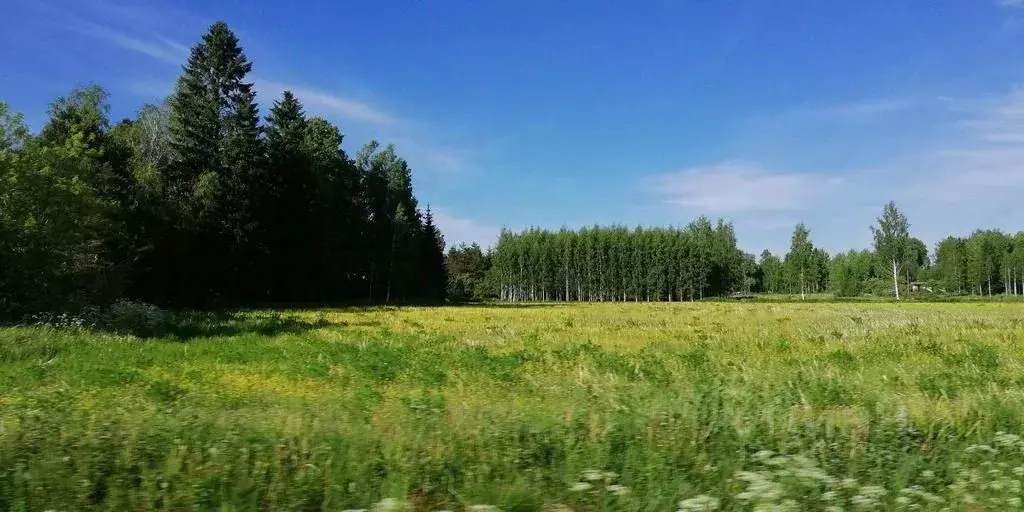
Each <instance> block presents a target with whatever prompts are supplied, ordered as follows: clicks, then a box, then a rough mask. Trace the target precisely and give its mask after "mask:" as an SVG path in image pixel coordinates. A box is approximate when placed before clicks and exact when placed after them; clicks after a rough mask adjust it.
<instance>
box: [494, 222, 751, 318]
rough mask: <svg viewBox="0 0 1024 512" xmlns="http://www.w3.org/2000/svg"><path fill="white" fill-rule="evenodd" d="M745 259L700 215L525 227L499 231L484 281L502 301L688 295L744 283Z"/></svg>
mask: <svg viewBox="0 0 1024 512" xmlns="http://www.w3.org/2000/svg"><path fill="white" fill-rule="evenodd" d="M751 259H752V257H751V256H748V255H746V254H744V253H743V252H742V251H740V250H739V249H738V248H737V246H736V237H735V234H734V232H733V228H732V225H731V224H728V223H725V222H722V221H719V222H718V224H717V225H713V224H711V222H710V221H709V220H708V219H707V218H704V217H701V218H698V219H697V220H696V221H694V222H692V223H690V224H689V225H688V226H686V227H685V228H683V229H678V228H674V227H673V228H667V229H643V228H637V229H635V230H629V229H627V228H625V227H620V226H613V227H609V228H602V227H593V228H584V229H581V230H579V231H569V230H566V229H563V230H561V231H559V232H551V231H546V230H540V229H530V230H526V231H523V232H522V233H519V234H513V233H511V232H508V231H505V232H503V233H502V234H501V236H500V237H499V238H498V243H497V245H496V246H495V248H494V251H493V253H492V254H491V255H490V261H491V269H490V275H489V279H490V280H492V281H493V282H494V283H496V284H497V287H498V296H499V298H500V299H502V300H507V301H522V300H560V301H627V300H634V301H639V300H644V301H652V300H653V301H659V300H668V301H674V300H684V299H691V300H693V299H702V298H704V297H705V296H714V295H722V294H725V293H728V292H730V291H734V290H742V289H746V288H747V287H748V285H749V284H750V283H749V280H748V277H749V276H751V275H753V274H754V269H753V266H752V265H751V264H750V261H751Z"/></svg>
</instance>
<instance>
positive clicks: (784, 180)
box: [650, 161, 840, 214]
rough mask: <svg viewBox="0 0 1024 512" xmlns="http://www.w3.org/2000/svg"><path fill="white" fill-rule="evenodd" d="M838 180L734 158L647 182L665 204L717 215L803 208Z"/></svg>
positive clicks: (658, 176) (672, 173) (659, 176)
mask: <svg viewBox="0 0 1024 512" xmlns="http://www.w3.org/2000/svg"><path fill="white" fill-rule="evenodd" d="M839 181H840V180H839V179H838V178H834V177H828V176H824V175H821V174H808V173H794V172H778V171H772V170H768V169H764V168H762V167H760V166H758V165H755V164H750V163H744V162H738V161H734V162H723V163H718V164H712V165H707V166H700V167H693V168H689V169H683V170H681V171H676V172H671V173H667V174H661V175H657V176H654V177H653V178H652V179H651V181H650V183H651V185H652V190H653V191H654V192H655V194H657V195H658V196H660V197H661V199H662V201H663V202H665V203H666V204H670V205H673V206H676V207H681V208H683V209H686V210H691V211H695V212H703V213H714V214H719V213H739V212H756V211H772V210H776V211H777V210H799V209H803V208H806V207H808V206H810V203H811V202H813V201H814V200H815V199H817V198H818V197H819V196H820V195H821V194H822V193H823V192H824V191H825V189H826V188H828V187H830V186H832V185H836V184H838V183H839Z"/></svg>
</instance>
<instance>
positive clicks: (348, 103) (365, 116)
mask: <svg viewBox="0 0 1024 512" xmlns="http://www.w3.org/2000/svg"><path fill="white" fill-rule="evenodd" d="M255 81H256V83H257V87H259V88H260V90H261V91H263V92H265V93H268V94H269V95H270V98H268V100H271V99H272V98H275V97H278V96H280V94H281V93H282V92H284V91H291V92H292V93H293V94H295V96H296V97H297V98H299V101H301V102H302V104H303V105H305V106H306V109H307V110H310V111H313V112H319V113H322V114H325V115H326V114H334V115H337V116H339V117H342V118H345V119H349V120H353V121H360V122H364V123H370V124H374V125H379V126H387V127H394V126H397V125H400V124H403V121H401V120H400V119H398V118H396V117H395V116H392V115H390V114H388V113H386V112H384V111H383V110H381V109H379V108H377V107H375V106H373V105H371V104H369V103H366V102H364V101H359V100H356V99H354V98H350V97H347V96H344V95H341V94H338V93H335V92H329V91H323V90H319V89H314V88H310V87H306V86H303V85H297V84H286V83H281V82H275V81H273V80H262V79H259V78H257V79H255ZM265 102H267V101H265ZM267 103H268V105H269V102H267Z"/></svg>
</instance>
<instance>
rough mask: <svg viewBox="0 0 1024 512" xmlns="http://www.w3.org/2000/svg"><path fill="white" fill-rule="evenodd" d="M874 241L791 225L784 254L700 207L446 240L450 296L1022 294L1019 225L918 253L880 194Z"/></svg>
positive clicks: (919, 246) (905, 225)
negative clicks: (832, 237) (659, 219)
mask: <svg viewBox="0 0 1024 512" xmlns="http://www.w3.org/2000/svg"><path fill="white" fill-rule="evenodd" d="M872 231H873V234H874V239H875V243H874V247H873V248H872V249H871V250H869V249H864V250H860V251H856V250H851V251H848V252H843V253H838V254H835V255H831V256H830V255H829V254H828V253H827V252H826V251H825V250H823V249H821V248H818V247H815V245H814V243H813V241H812V240H811V233H810V230H809V229H808V228H807V226H806V225H804V224H802V223H801V224H797V225H796V226H795V228H794V230H793V235H792V238H791V240H790V247H789V250H788V252H787V253H786V254H785V255H782V256H781V257H780V256H777V255H775V254H772V253H771V252H770V251H767V250H766V251H763V252H762V253H761V254H760V256H759V257H757V258H755V256H754V255H752V254H747V253H745V252H743V251H742V250H740V249H739V248H738V247H737V245H736V237H735V234H734V232H733V227H732V225H731V224H729V223H727V222H724V221H722V220H719V221H717V223H714V224H713V223H712V222H711V221H710V220H709V219H707V218H705V217H701V218H699V219H697V220H696V221H694V222H692V223H690V224H689V225H687V226H685V227H681V228H677V227H668V228H654V229H644V228H639V227H638V228H635V229H629V228H626V227H621V226H613V227H609V228H601V227H592V228H584V229H580V230H576V231H571V230H567V229H562V230H559V231H547V230H542V229H536V228H535V229H528V230H525V231H523V232H520V233H512V232H508V231H505V232H503V233H502V234H501V236H500V237H499V238H498V241H497V244H496V245H495V246H494V247H493V248H492V249H490V250H487V251H485V250H483V249H482V248H481V247H480V246H479V245H476V244H473V245H460V246H457V247H452V248H450V249H449V251H448V254H447V270H448V273H449V287H448V294H449V296H450V297H451V298H453V299H458V300H486V299H500V300H505V301H524V300H525V301H529V300H557V301H676V300H694V299H701V298H704V297H709V296H723V295H727V294H731V293H734V292H760V293H774V294H793V295H799V296H801V297H806V295H807V294H811V293H832V294H834V295H836V296H839V297H856V296H860V295H878V296H894V295H895V296H897V297H898V296H900V295H905V294H907V293H918V294H929V295H937V294H943V295H989V296H990V295H998V294H1005V295H1024V232H1020V233H1017V234H1016V235H1009V234H1006V233H1002V232H1000V231H995V230H988V231H980V230H979V231H976V232H974V233H973V234H971V235H969V236H967V237H952V236H951V237H948V238H946V239H945V240H943V241H941V242H940V243H938V244H937V246H936V247H935V249H934V251H932V252H931V253H929V251H928V247H927V245H926V244H925V243H924V242H922V241H921V240H919V239H917V238H914V237H912V236H910V224H909V222H908V221H907V219H906V217H904V216H903V214H902V213H901V212H900V211H899V210H898V209H897V208H896V205H895V204H893V203H890V204H888V205H885V207H884V208H883V211H882V215H881V216H880V217H879V219H878V222H877V225H876V226H875V227H873V228H872Z"/></svg>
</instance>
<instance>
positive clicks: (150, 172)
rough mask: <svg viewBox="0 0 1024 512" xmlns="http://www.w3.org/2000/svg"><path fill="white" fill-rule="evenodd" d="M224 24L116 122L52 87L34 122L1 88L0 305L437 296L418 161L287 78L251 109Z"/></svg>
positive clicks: (249, 91)
mask: <svg viewBox="0 0 1024 512" xmlns="http://www.w3.org/2000/svg"><path fill="white" fill-rule="evenodd" d="M251 69H252V63H251V61H250V60H249V59H248V58H247V57H246V56H245V53H244V52H243V49H242V47H241V46H240V44H239V40H238V38H237V37H236V36H235V34H234V33H233V32H232V31H231V30H230V29H229V28H228V26H227V25H226V24H224V23H222V22H218V23H215V24H213V25H212V26H211V27H210V28H209V30H208V31H207V32H206V34H205V35H204V36H203V37H202V40H201V41H199V42H198V43H197V44H196V45H195V46H193V47H192V48H191V51H190V54H189V57H188V60H187V62H186V63H185V64H184V65H183V67H182V74H181V76H180V77H179V78H178V80H177V84H176V86H175V89H174V92H173V94H172V95H171V96H170V97H169V98H168V99H167V100H166V101H165V102H163V103H162V104H156V105H145V106H143V107H142V108H141V109H140V110H139V111H138V114H137V115H136V116H135V117H134V118H131V119H123V120H121V121H119V122H117V123H114V124H112V123H111V121H110V119H109V105H108V102H107V93H106V92H105V91H104V90H103V89H102V88H100V87H99V86H95V85H89V86H84V87H79V88H76V89H75V90H73V91H72V92H71V93H70V94H69V95H67V96H65V97H62V98H59V99H57V100H56V101H55V102H53V104H52V105H51V107H50V110H49V119H48V121H47V122H46V124H45V126H43V128H42V129H41V130H40V131H39V133H30V131H29V129H28V128H27V127H26V125H25V123H24V120H23V117H22V116H21V115H20V114H16V113H13V112H11V111H10V110H9V109H8V107H7V106H6V105H4V104H2V103H0V314H4V315H17V314H22V313H25V312H31V311H40V310H61V309H69V308H74V307H80V306H82V305H85V304H104V303H108V302H110V301H112V300H115V299H117V298H120V297H131V298H137V299H142V300H146V301H151V302H154V303H157V304H165V305H171V306H191V307H206V306H211V305H221V304H223V305H229V304H256V303H268V302H292V303H294V302H325V301H337V300H369V301H379V302H393V301H402V302H406V301H413V300H442V299H443V298H444V293H445V289H446V281H447V280H446V277H445V273H444V272H445V271H444V254H443V251H444V241H443V237H442V235H441V233H440V232H439V231H438V229H437V227H436V226H435V225H434V221H433V217H432V215H431V213H430V209H429V207H428V208H426V209H425V210H424V209H422V208H421V207H420V204H419V203H418V202H417V200H416V197H415V196H414V194H413V187H412V170H411V168H410V167H409V165H408V163H407V162H406V161H405V160H403V159H402V158H401V157H399V156H398V155H397V153H396V151H395V148H394V147H393V146H391V145H389V146H386V147H381V146H380V144H378V143H377V142H376V141H372V142H370V143H369V144H367V145H365V146H364V147H362V148H361V149H360V150H359V151H358V152H357V153H356V154H355V156H354V157H350V156H349V155H348V154H346V152H345V151H344V150H343V149H342V147H341V146H342V140H343V135H342V132H341V130H340V129H339V128H338V127H337V126H335V125H333V124H331V123H330V122H328V121H326V120H324V119H322V118H320V117H315V116H313V117H311V116H308V115H307V114H306V113H305V112H304V110H303V107H302V104H301V102H300V99H299V98H296V97H295V96H294V95H293V94H292V93H290V92H285V93H284V94H283V95H282V96H281V97H280V98H279V99H277V100H276V101H274V103H273V105H272V106H271V107H270V109H269V111H268V112H267V115H266V117H265V118H263V119H261V117H260V112H259V108H258V105H257V103H256V101H255V98H256V93H255V91H254V89H253V84H252V83H251V82H248V81H247V80H246V77H247V76H248V74H249V73H250V71H251Z"/></svg>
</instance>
